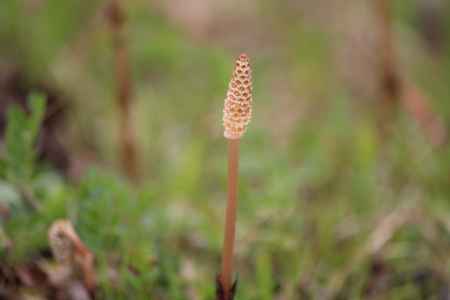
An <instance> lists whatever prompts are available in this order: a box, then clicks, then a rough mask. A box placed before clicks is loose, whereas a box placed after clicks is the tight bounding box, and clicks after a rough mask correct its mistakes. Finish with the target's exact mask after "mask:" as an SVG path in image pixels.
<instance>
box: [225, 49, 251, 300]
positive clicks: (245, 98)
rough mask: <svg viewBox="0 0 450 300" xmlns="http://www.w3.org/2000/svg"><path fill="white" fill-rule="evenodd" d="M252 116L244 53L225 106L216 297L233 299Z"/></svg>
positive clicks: (247, 71) (240, 57)
mask: <svg viewBox="0 0 450 300" xmlns="http://www.w3.org/2000/svg"><path fill="white" fill-rule="evenodd" d="M251 115H252V74H251V68H250V64H249V61H248V57H247V55H245V54H241V55H240V56H239V58H238V59H237V61H236V65H235V68H234V72H233V75H232V78H231V81H230V83H229V85H228V91H227V97H226V98H225V103H224V109H223V126H224V128H225V131H224V136H225V138H227V139H228V201H227V210H226V213H225V230H224V239H223V252H222V272H221V273H220V276H219V277H218V279H219V280H218V282H217V300H232V299H233V297H234V292H235V289H236V282H234V283H233V261H234V241H235V236H236V211H237V189H238V171H239V141H240V139H241V137H242V135H243V134H244V132H245V130H246V129H247V125H248V123H249V122H250V119H251Z"/></svg>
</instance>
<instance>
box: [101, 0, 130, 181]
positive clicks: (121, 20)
mask: <svg viewBox="0 0 450 300" xmlns="http://www.w3.org/2000/svg"><path fill="white" fill-rule="evenodd" d="M107 16H108V19H109V23H110V25H111V33H112V36H113V46H114V56H115V77H116V95H117V104H118V108H119V118H120V119H119V141H120V142H119V147H120V153H119V155H120V161H121V165H122V168H123V171H124V172H125V174H126V175H127V176H128V177H129V178H131V179H136V178H137V177H138V168H137V165H138V164H137V150H136V148H137V147H136V141H135V140H136V139H135V132H134V129H133V125H132V118H131V106H132V102H133V99H132V96H133V84H132V79H131V66H130V61H129V55H128V47H127V42H126V38H125V32H124V29H125V22H126V16H125V12H124V11H123V8H122V7H121V5H120V3H119V0H112V1H111V3H110V6H109V8H108V14H107Z"/></svg>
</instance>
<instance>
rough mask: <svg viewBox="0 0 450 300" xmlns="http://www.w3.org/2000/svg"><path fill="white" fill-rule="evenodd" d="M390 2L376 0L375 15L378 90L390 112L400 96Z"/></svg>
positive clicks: (388, 0) (387, 0)
mask: <svg viewBox="0 0 450 300" xmlns="http://www.w3.org/2000/svg"><path fill="white" fill-rule="evenodd" d="M390 3H391V1H390V0H377V3H376V14H377V20H378V28H379V51H380V56H381V61H380V89H381V93H382V99H383V103H382V105H383V106H387V107H386V108H385V109H386V110H392V105H394V104H396V103H397V102H398V100H399V95H400V89H401V85H400V78H399V74H398V70H397V62H396V56H395V51H394V44H393V32H392V16H391V9H390Z"/></svg>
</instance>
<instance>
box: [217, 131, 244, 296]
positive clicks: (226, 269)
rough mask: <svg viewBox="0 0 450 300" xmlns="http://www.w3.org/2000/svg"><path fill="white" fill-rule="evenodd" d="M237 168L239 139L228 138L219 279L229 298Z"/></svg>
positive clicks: (231, 275)
mask: <svg viewBox="0 0 450 300" xmlns="http://www.w3.org/2000/svg"><path fill="white" fill-rule="evenodd" d="M238 170H239V139H229V140H228V202H227V210H226V216H225V235H224V241H223V253H222V259H223V260H222V273H221V275H220V280H221V283H222V286H223V289H224V292H225V299H228V298H229V296H230V295H229V293H230V291H231V286H232V280H233V279H232V277H233V251H234V240H235V235H236V210H237V189H238Z"/></svg>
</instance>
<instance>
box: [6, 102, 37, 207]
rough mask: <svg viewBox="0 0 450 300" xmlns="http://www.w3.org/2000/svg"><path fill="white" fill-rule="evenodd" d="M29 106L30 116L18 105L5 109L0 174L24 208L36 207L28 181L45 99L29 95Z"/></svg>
mask: <svg viewBox="0 0 450 300" xmlns="http://www.w3.org/2000/svg"><path fill="white" fill-rule="evenodd" d="M29 107H30V114H29V115H27V113H26V112H25V111H24V110H22V109H21V108H20V107H18V106H17V105H13V106H12V107H11V108H10V109H9V110H8V114H7V127H6V132H5V156H4V158H3V159H2V160H1V175H2V177H3V179H4V180H6V181H7V182H9V183H10V184H12V185H13V186H14V188H15V189H16V190H17V191H18V192H19V193H20V194H21V196H22V199H23V200H24V202H25V203H26V204H27V205H29V206H31V207H32V208H37V206H38V204H37V203H36V202H35V200H34V199H33V198H34V197H33V192H32V190H31V188H30V182H31V179H32V177H33V175H34V174H35V162H36V157H37V151H36V150H35V144H36V141H37V138H38V135H39V129H40V127H41V124H42V121H43V119H44V115H45V107H46V101H45V97H44V96H43V95H41V94H31V95H30V97H29Z"/></svg>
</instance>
